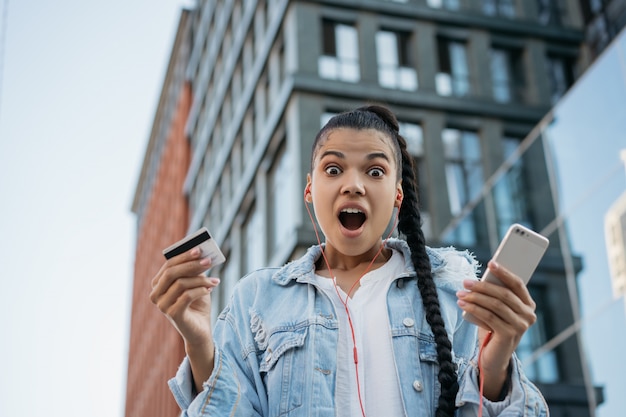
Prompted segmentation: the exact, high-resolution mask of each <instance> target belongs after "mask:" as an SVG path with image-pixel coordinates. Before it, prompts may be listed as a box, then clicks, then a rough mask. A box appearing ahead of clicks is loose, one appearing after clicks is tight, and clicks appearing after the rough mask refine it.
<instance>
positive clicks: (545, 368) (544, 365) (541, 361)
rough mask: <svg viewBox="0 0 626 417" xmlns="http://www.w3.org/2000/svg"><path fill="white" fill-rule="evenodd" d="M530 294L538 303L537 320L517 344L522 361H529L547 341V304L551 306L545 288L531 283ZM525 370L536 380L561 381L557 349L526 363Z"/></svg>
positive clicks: (549, 382)
mask: <svg viewBox="0 0 626 417" xmlns="http://www.w3.org/2000/svg"><path fill="white" fill-rule="evenodd" d="M528 290H529V291H530V295H531V296H532V297H533V300H535V303H536V304H537V309H536V310H535V314H536V315H537V321H536V322H535V324H533V325H532V326H531V327H530V328H529V329H528V330H527V331H526V333H524V335H523V336H522V339H521V340H520V343H519V345H518V346H517V350H516V353H517V356H518V357H519V359H520V360H521V361H522V363H525V362H527V359H528V358H530V356H531V355H532V354H533V353H534V352H535V350H537V349H538V348H540V347H541V346H543V345H544V344H545V343H546V342H547V334H548V329H547V316H548V314H547V312H546V311H545V308H544V307H545V306H549V305H550V304H549V303H548V300H547V299H546V296H545V292H546V290H545V289H544V288H540V287H537V286H533V285H529V286H528ZM524 372H525V373H526V376H527V377H528V378H529V379H531V380H532V381H534V382H539V383H544V384H551V383H555V382H558V381H559V368H558V364H557V358H556V351H555V350H550V351H548V352H545V353H544V354H542V355H541V356H540V357H538V358H537V359H536V360H535V361H533V362H531V363H528V364H525V366H524Z"/></svg>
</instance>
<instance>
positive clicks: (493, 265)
mask: <svg viewBox="0 0 626 417" xmlns="http://www.w3.org/2000/svg"><path fill="white" fill-rule="evenodd" d="M489 268H490V269H492V270H496V269H498V268H500V264H498V263H497V262H496V261H494V260H493V259H492V260H491V261H489Z"/></svg>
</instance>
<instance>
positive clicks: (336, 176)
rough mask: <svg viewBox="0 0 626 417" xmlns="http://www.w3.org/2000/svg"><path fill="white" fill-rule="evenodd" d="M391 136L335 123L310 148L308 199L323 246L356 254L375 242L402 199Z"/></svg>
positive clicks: (360, 253) (347, 253) (378, 239)
mask: <svg viewBox="0 0 626 417" xmlns="http://www.w3.org/2000/svg"><path fill="white" fill-rule="evenodd" d="M391 140H393V139H392V138H389V137H388V136H386V135H384V134H383V133H380V132H378V131H377V130H373V129H366V130H355V129H350V128H338V129H335V130H332V131H330V133H329V134H328V136H327V138H326V139H325V140H322V141H321V142H320V145H318V147H317V149H316V150H315V152H314V158H315V159H314V160H313V164H312V166H313V168H312V172H311V174H309V176H308V178H307V189H308V190H310V193H308V194H307V195H306V198H307V201H310V202H312V203H313V207H314V210H315V214H316V217H317V221H318V223H319V225H320V227H321V229H322V231H323V233H324V235H325V236H326V243H327V245H330V246H332V248H334V249H337V250H338V251H339V252H340V253H342V254H345V255H348V256H358V255H362V254H364V253H366V252H367V251H369V250H371V249H372V248H373V247H374V246H377V245H379V244H380V240H381V237H382V234H383V232H384V231H385V229H386V227H387V226H388V224H389V221H390V219H391V215H392V213H393V208H394V207H399V206H400V203H401V202H402V187H401V185H400V180H399V179H398V178H397V174H396V167H397V165H396V161H395V158H394V152H393V148H392V146H391V143H390V141H391Z"/></svg>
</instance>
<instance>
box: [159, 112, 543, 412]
mask: <svg viewBox="0 0 626 417" xmlns="http://www.w3.org/2000/svg"><path fill="white" fill-rule="evenodd" d="M412 161H413V159H412V157H411V156H410V155H409V153H408V152H407V147H406V142H405V140H404V138H402V136H400V134H399V132H398V123H397V120H396V118H395V116H394V115H393V114H392V113H391V112H390V111H389V110H387V109H386V108H384V107H380V106H369V107H364V108H359V109H356V110H354V111H351V112H347V113H342V114H339V115H337V116H335V117H333V118H332V119H331V120H330V121H329V122H328V123H327V124H326V125H325V126H324V127H323V128H322V130H321V131H320V132H319V134H318V135H317V137H316V139H315V143H314V146H313V152H312V157H311V172H310V173H309V175H308V176H307V185H306V188H305V192H304V199H305V201H306V204H307V208H308V205H309V204H312V206H313V209H314V212H315V216H316V218H317V222H318V223H319V226H320V228H321V230H322V232H323V234H324V236H325V242H324V244H322V243H321V242H319V244H318V245H315V246H313V247H311V248H310V249H309V250H308V252H307V253H306V254H305V255H304V256H303V257H302V258H300V259H298V260H296V261H294V262H291V263H289V264H287V265H285V266H283V267H282V268H269V269H261V270H258V271H255V272H252V273H251V274H249V275H248V276H246V277H244V278H243V279H242V280H241V281H240V282H239V283H238V285H237V287H236V288H235V290H234V295H233V297H232V299H231V301H230V303H229V304H228V306H227V307H226V309H225V310H224V311H223V312H222V313H221V314H220V316H219V317H218V319H217V324H216V326H215V330H214V332H213V331H212V329H211V316H210V312H211V297H210V293H211V290H212V289H213V288H215V286H216V285H218V284H219V279H217V278H211V277H205V276H204V275H202V272H203V271H205V270H206V269H208V268H209V267H210V261H209V260H208V259H201V258H200V253H199V251H198V250H191V251H190V252H188V253H184V254H182V255H179V256H177V257H175V258H172V259H171V260H169V261H167V262H166V263H165V264H164V265H163V267H162V268H161V270H160V271H159V273H158V274H157V275H156V276H155V278H154V279H153V283H152V285H153V291H152V293H151V295H150V297H151V300H152V302H153V303H155V304H156V305H157V306H158V307H159V309H160V310H161V311H162V312H163V313H164V314H165V315H166V316H167V317H168V318H169V320H170V321H171V322H172V324H173V325H174V326H175V327H176V329H177V330H178V331H179V332H180V334H181V336H182V337H183V340H184V342H185V349H186V352H187V357H186V358H185V359H184V361H183V364H182V366H181V368H180V369H179V372H178V373H177V375H176V377H175V378H174V379H172V380H171V381H170V388H171V390H172V392H173V394H174V396H175V398H176V400H177V402H178V403H179V405H180V407H181V409H182V410H183V413H182V415H183V416H209V415H211V416H214V415H219V416H222V415H241V416H277V415H289V416H318V415H319V416H335V415H337V416H344V415H347V416H365V415H367V416H370V417H371V416H404V415H415V416H438V417H439V416H453V415H457V416H470V415H477V414H478V413H481V414H482V413H483V409H484V412H485V415H490V416H495V415H514V416H520V415H523V416H531V415H532V416H544V415H547V414H548V410H547V406H546V404H545V401H544V399H543V397H542V396H541V394H540V393H539V391H538V390H537V389H536V388H535V387H534V386H533V385H532V384H531V383H530V382H529V381H528V379H527V378H526V377H525V376H524V375H523V373H522V371H521V366H520V364H519V362H518V360H517V359H516V357H515V355H514V351H515V349H516V347H517V345H518V343H519V341H520V339H521V337H522V335H523V334H524V332H525V331H526V330H527V329H528V328H529V327H530V326H531V325H532V324H533V323H534V321H535V319H536V317H535V314H534V309H535V304H534V302H533V300H532V298H531V297H530V295H529V293H528V291H527V289H526V287H525V285H524V284H523V283H522V281H521V280H520V279H519V278H518V277H516V276H514V275H512V274H510V273H509V272H508V271H506V270H504V269H503V268H501V267H498V265H496V264H495V263H493V262H490V264H489V268H490V269H491V270H492V272H493V273H494V274H495V275H496V276H497V277H498V278H500V280H501V281H502V282H504V283H505V287H499V286H496V285H492V284H489V283H486V282H480V281H477V280H476V275H475V274H476V269H477V265H476V262H475V260H474V259H473V258H472V257H471V256H470V255H469V254H468V253H467V252H459V251H456V250H455V249H453V248H443V249H431V248H428V247H426V245H425V240H424V235H423V233H422V230H421V227H420V226H421V218H420V212H419V209H418V201H417V190H416V188H417V180H416V177H415V170H414V167H413V163H412ZM311 220H312V221H313V218H311ZM392 220H394V225H395V222H397V226H398V231H399V232H400V234H401V235H402V236H403V237H404V239H402V240H401V239H393V238H389V236H387V237H385V236H383V234H384V233H385V230H386V229H387V227H388V226H389V223H390V221H392ZM313 224H314V226H315V222H313ZM318 240H319V238H318ZM464 287H465V288H464ZM470 289H471V291H469V290H470ZM463 310H464V311H467V312H469V313H471V314H472V315H473V316H474V317H475V318H476V319H477V320H478V322H479V323H481V326H484V328H483V327H481V328H478V329H477V327H476V326H474V325H473V324H470V323H468V322H466V321H465V320H463V318H462V316H461V313H462V311H463ZM481 346H484V348H482V349H481ZM479 356H480V359H481V368H480V372H479V369H478V367H477V362H478V359H479ZM481 383H482V384H484V385H483V389H482V390H481V388H480V385H481ZM481 391H482V394H481Z"/></svg>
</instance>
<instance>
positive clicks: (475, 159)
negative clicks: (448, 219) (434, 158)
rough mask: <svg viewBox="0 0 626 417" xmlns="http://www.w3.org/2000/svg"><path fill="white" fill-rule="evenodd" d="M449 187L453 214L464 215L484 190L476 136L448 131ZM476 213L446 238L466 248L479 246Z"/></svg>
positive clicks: (445, 138)
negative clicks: (470, 203) (465, 209)
mask: <svg viewBox="0 0 626 417" xmlns="http://www.w3.org/2000/svg"><path fill="white" fill-rule="evenodd" d="M442 141H443V147H444V158H445V172H446V183H447V188H448V198H449V200H450V213H451V214H452V215H453V216H459V215H461V213H462V211H463V208H464V207H465V206H466V205H467V204H468V203H469V202H470V201H471V200H472V199H474V198H475V197H477V196H478V195H479V193H480V191H481V189H482V187H483V169H482V158H481V152H480V140H479V137H478V135H477V134H476V132H472V131H467V130H459V129H445V130H444V131H443V132H442ZM474 216H475V213H471V214H469V215H467V216H465V217H464V218H463V219H462V220H461V222H460V223H459V225H458V227H457V228H456V229H455V230H454V231H453V232H452V236H448V237H446V238H448V239H451V240H452V241H453V242H456V243H458V244H462V245H465V246H471V245H474V244H475V243H476V224H475V223H476V222H475V221H474Z"/></svg>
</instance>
